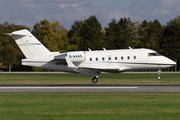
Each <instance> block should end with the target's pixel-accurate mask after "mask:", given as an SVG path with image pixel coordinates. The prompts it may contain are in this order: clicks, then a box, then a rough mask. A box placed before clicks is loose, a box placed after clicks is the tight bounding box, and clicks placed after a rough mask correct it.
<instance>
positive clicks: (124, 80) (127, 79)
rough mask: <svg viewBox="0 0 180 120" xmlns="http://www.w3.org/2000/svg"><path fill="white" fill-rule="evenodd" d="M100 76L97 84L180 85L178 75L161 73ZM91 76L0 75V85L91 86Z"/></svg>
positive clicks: (179, 75) (179, 76)
mask: <svg viewBox="0 0 180 120" xmlns="http://www.w3.org/2000/svg"><path fill="white" fill-rule="evenodd" d="M157 75H158V73H132V74H129V73H116V74H100V76H99V81H98V83H97V84H180V74H178V73H163V74H162V75H161V76H162V79H161V80H157ZM92 78H93V76H85V75H83V74H58V73H57V74H51V73H50V74H38V73H36V74H24V73H13V74H4V73H1V74H0V84H93V83H92Z"/></svg>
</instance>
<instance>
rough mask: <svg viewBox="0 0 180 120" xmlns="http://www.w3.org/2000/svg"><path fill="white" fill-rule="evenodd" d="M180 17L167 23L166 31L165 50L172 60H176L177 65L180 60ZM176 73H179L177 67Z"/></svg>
mask: <svg viewBox="0 0 180 120" xmlns="http://www.w3.org/2000/svg"><path fill="white" fill-rule="evenodd" d="M179 33H180V16H178V17H176V18H175V19H174V20H173V19H171V20H170V21H169V22H168V23H167V27H166V28H165V30H164V39H163V43H164V46H163V47H164V50H165V51H166V55H167V56H169V57H170V58H171V59H174V60H175V62H176V63H178V61H179V60H180V54H179V53H180V46H179V45H180V36H179ZM175 71H177V65H176V66H175Z"/></svg>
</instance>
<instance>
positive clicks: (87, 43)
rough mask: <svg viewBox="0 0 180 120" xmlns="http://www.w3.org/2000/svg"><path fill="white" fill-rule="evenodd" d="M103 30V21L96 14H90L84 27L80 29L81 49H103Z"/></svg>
mask: <svg viewBox="0 0 180 120" xmlns="http://www.w3.org/2000/svg"><path fill="white" fill-rule="evenodd" d="M101 30H102V27H101V23H100V22H99V21H98V20H97V18H96V16H90V17H89V18H87V19H85V20H84V24H83V26H82V29H80V37H81V38H82V39H80V45H79V50H87V48H91V49H96V50H98V49H102V48H103V44H104V40H103V33H102V32H101Z"/></svg>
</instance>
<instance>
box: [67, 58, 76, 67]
mask: <svg viewBox="0 0 180 120" xmlns="http://www.w3.org/2000/svg"><path fill="white" fill-rule="evenodd" d="M65 59H66V62H67V64H68V67H71V68H75V67H76V66H75V65H74V64H73V63H72V62H71V61H70V60H69V58H68V57H65Z"/></svg>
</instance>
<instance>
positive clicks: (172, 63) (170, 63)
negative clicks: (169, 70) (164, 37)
mask: <svg viewBox="0 0 180 120" xmlns="http://www.w3.org/2000/svg"><path fill="white" fill-rule="evenodd" d="M166 63H167V64H168V65H172V66H174V65H176V62H174V61H173V60H171V59H169V58H168V60H167V61H166Z"/></svg>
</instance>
